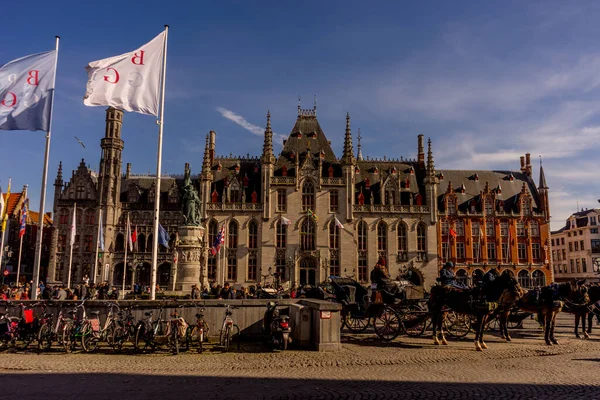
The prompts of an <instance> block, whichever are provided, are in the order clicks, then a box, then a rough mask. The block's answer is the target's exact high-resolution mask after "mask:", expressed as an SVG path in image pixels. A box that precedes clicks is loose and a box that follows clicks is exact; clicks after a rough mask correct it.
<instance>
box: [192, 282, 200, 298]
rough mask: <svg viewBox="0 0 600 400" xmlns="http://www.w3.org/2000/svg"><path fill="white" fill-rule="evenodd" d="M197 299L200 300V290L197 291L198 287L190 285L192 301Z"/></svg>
mask: <svg viewBox="0 0 600 400" xmlns="http://www.w3.org/2000/svg"><path fill="white" fill-rule="evenodd" d="M198 299H200V289H198V285H197V284H195V283H194V284H193V285H192V300H198Z"/></svg>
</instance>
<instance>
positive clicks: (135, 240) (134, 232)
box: [131, 225, 137, 248]
mask: <svg viewBox="0 0 600 400" xmlns="http://www.w3.org/2000/svg"><path fill="white" fill-rule="evenodd" d="M136 242H137V225H136V226H135V228H133V232H132V233H131V243H133V244H135V243H136ZM132 248H133V246H132Z"/></svg>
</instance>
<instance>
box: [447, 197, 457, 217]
mask: <svg viewBox="0 0 600 400" xmlns="http://www.w3.org/2000/svg"><path fill="white" fill-rule="evenodd" d="M446 214H448V215H456V198H455V197H454V196H448V197H446Z"/></svg>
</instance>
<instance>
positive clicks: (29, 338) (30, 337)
mask: <svg viewBox="0 0 600 400" xmlns="http://www.w3.org/2000/svg"><path fill="white" fill-rule="evenodd" d="M27 329H28V328H27ZM36 336H37V335H36V332H26V333H24V334H22V336H21V337H20V338H19V339H20V340H19V344H18V345H17V346H16V347H17V350H20V351H23V350H26V349H27V347H29V344H31V342H33V341H34V340H35V339H36Z"/></svg>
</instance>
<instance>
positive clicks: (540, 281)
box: [531, 269, 546, 287]
mask: <svg viewBox="0 0 600 400" xmlns="http://www.w3.org/2000/svg"><path fill="white" fill-rule="evenodd" d="M531 286H533V287H543V286H546V275H544V273H543V272H542V271H540V270H539V269H536V270H535V271H533V273H532V274H531Z"/></svg>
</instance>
